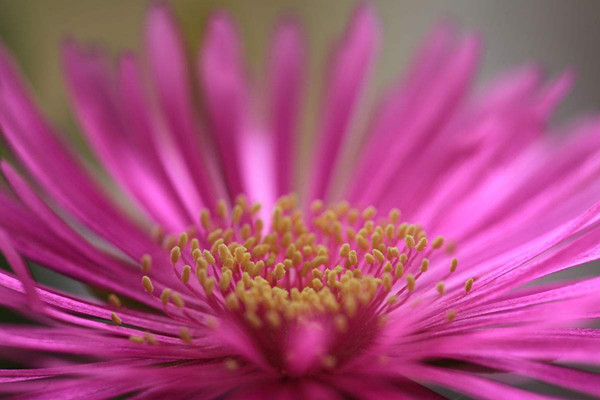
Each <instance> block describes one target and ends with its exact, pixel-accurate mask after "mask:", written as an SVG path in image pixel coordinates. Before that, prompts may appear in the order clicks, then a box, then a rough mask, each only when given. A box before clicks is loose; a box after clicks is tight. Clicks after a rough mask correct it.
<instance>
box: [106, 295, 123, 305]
mask: <svg viewBox="0 0 600 400" xmlns="http://www.w3.org/2000/svg"><path fill="white" fill-rule="evenodd" d="M108 302H109V303H110V305H111V306H113V307H115V308H120V307H121V300H120V299H119V298H118V297H117V295H116V294H114V293H111V294H109V295H108Z"/></svg>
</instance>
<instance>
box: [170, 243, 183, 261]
mask: <svg viewBox="0 0 600 400" xmlns="http://www.w3.org/2000/svg"><path fill="white" fill-rule="evenodd" d="M180 257H181V248H180V247H179V246H175V247H173V248H172V249H171V262H172V263H173V264H177V261H179V258H180Z"/></svg>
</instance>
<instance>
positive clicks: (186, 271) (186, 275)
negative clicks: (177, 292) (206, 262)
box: [181, 265, 192, 285]
mask: <svg viewBox="0 0 600 400" xmlns="http://www.w3.org/2000/svg"><path fill="white" fill-rule="evenodd" d="M191 271H192V267H190V266H189V265H185V266H184V267H183V270H182V271H181V282H183V283H184V284H186V285H187V283H188V282H189V281H190V273H191Z"/></svg>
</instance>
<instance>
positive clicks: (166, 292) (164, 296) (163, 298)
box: [160, 288, 171, 306]
mask: <svg viewBox="0 0 600 400" xmlns="http://www.w3.org/2000/svg"><path fill="white" fill-rule="evenodd" d="M169 300H171V289H169V288H164V289H163V291H162V293H161V294H160V302H161V303H162V305H163V306H166V305H167V304H168V303H169Z"/></svg>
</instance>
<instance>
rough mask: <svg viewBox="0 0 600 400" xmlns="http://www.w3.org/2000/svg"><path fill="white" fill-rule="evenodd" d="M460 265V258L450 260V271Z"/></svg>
mask: <svg viewBox="0 0 600 400" xmlns="http://www.w3.org/2000/svg"><path fill="white" fill-rule="evenodd" d="M457 266H458V259H456V258H453V259H452V261H451V262H450V272H454V271H456V267H457Z"/></svg>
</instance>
